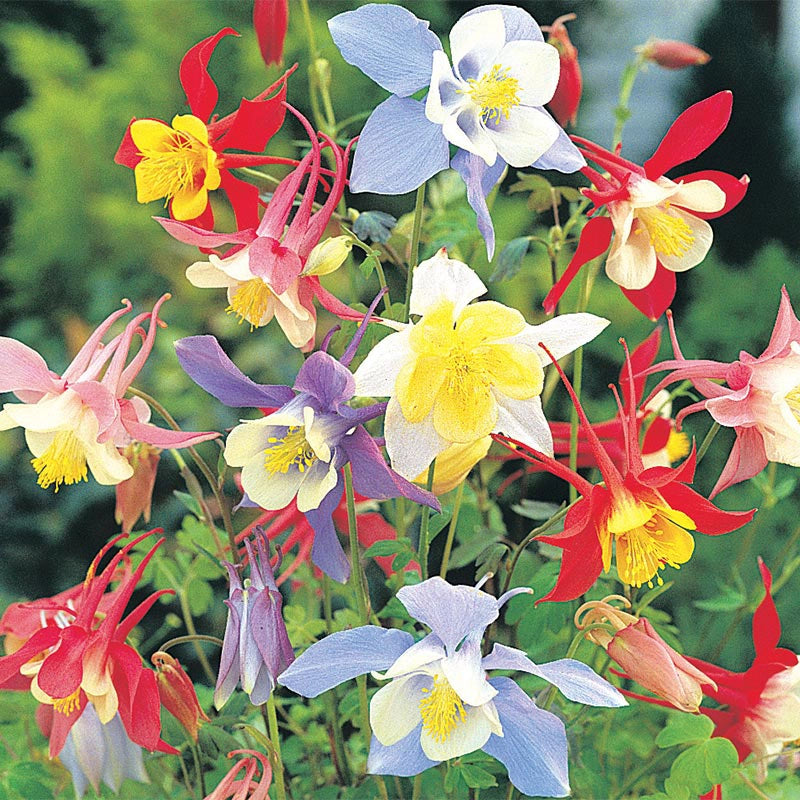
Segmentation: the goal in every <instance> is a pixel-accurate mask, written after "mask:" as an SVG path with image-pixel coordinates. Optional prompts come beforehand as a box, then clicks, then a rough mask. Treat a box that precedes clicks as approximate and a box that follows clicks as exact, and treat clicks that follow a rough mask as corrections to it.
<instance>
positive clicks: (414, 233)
mask: <svg viewBox="0 0 800 800" xmlns="http://www.w3.org/2000/svg"><path fill="white" fill-rule="evenodd" d="M424 210H425V184H424V183H423V184H422V185H421V186H420V187H419V189H417V201H416V204H415V205H414V224H413V227H412V228H411V252H410V254H409V257H408V277H407V278H406V299H405V311H404V313H403V320H405V321H408V314H409V311H408V308H409V303H410V302H411V283H412V281H413V278H414V268H415V267H416V266H417V264H418V263H419V240H420V235H421V233H422V215H423V212H424Z"/></svg>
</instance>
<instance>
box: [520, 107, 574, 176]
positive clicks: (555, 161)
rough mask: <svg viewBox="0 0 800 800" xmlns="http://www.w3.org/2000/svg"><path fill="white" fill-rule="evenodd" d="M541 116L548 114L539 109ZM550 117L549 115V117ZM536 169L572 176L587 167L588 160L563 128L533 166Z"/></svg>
mask: <svg viewBox="0 0 800 800" xmlns="http://www.w3.org/2000/svg"><path fill="white" fill-rule="evenodd" d="M537 110H538V111H539V113H540V114H547V111H545V110H544V109H543V108H540V109H537ZM548 116H549V115H548ZM531 166H532V167H534V168H535V169H554V170H558V172H564V173H566V174H570V173H572V172H577V171H578V170H579V169H581V167H585V166H586V159H585V158H584V157H583V156H582V155H581V152H580V150H578V148H577V147H575V145H574V144H573V142H572V140H571V139H570V138H569V136H567V134H566V133H565V132H564V130H563V129H562V128H559V129H558V138H557V139H556V140H555V142H554V143H553V145H552V146H551V147H550V149H549V150H548V151H547V152H546V153H545V154H544V155H543V156H541V157H540V158H537V159H536V161H534V162H533V164H531Z"/></svg>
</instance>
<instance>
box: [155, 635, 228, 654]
mask: <svg viewBox="0 0 800 800" xmlns="http://www.w3.org/2000/svg"><path fill="white" fill-rule="evenodd" d="M188 642H211V644H215V645H217V647H222V644H223V642H222V639H219V638H217V637H216V636H206V635H205V634H204V633H196V634H194V635H190V636H176V637H175V638H173V639H170V640H169V641H166V642H164V644H162V645H161V647H159V648H158V649H159V650H161V651H162V652H163V653H166V652H167V650H169V649H170V648H171V647H175V646H176V645H179V644H186V643H188Z"/></svg>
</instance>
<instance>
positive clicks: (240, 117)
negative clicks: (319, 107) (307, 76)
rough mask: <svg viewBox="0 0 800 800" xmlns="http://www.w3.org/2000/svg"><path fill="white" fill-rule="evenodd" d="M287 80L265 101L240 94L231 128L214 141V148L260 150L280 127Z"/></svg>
mask: <svg viewBox="0 0 800 800" xmlns="http://www.w3.org/2000/svg"><path fill="white" fill-rule="evenodd" d="M285 99H286V83H284V84H283V85H282V86H281V88H280V89H279V90H278V93H277V94H276V95H274V96H273V97H269V98H267V99H266V100H248V99H247V98H245V97H243V98H242V101H241V103H239V108H238V110H237V111H236V113H235V114H234V116H233V121H232V123H231V126H230V128H228V130H227V131H226V132H225V133H224V134H223V135H222V136H221V137H220V138H219V139H218V140H217V141H216V142H215V143H214V149H215V150H229V149H234V150H248V151H250V152H251V153H260V152H261V151H262V150H263V149H264V148H265V147H266V146H267V142H268V141H269V140H270V139H271V138H272V137H273V136H274V135H275V134H276V133H277V132H278V131H279V130H280V128H281V125H283V120H284V118H285V117H286V106H285V105H284V100H285Z"/></svg>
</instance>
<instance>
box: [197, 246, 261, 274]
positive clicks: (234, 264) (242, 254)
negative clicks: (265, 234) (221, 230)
mask: <svg viewBox="0 0 800 800" xmlns="http://www.w3.org/2000/svg"><path fill="white" fill-rule="evenodd" d="M208 260H209V262H211V264H212V265H213V266H215V267H216V268H217V269H218V270H220V271H221V272H224V273H225V274H226V275H227V276H228V277H230V278H235V279H236V280H237V281H243V282H244V281H249V280H250V279H252V278H255V277H256V276H255V275H253V273H252V271H251V270H250V246H249V245H248V246H246V247H243V248H242V249H241V250H237V251H236V252H235V253H234V254H233V255H232V256H228V258H220V257H219V256H217V255H214V253H211V254H210V255H209V257H208Z"/></svg>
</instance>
